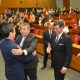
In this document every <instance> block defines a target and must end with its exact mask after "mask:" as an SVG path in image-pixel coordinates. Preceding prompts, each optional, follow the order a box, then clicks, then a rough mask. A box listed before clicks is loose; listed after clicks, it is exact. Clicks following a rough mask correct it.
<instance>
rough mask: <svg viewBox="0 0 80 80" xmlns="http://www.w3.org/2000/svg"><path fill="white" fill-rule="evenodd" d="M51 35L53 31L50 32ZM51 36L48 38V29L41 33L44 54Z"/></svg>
mask: <svg viewBox="0 0 80 80" xmlns="http://www.w3.org/2000/svg"><path fill="white" fill-rule="evenodd" d="M52 34H53V35H54V31H52ZM52 34H51V37H50V34H49V29H46V30H44V31H43V44H44V51H45V53H46V48H47V47H48V43H50V42H51V39H52Z"/></svg>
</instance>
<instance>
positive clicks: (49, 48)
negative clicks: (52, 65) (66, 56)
mask: <svg viewBox="0 0 80 80" xmlns="http://www.w3.org/2000/svg"><path fill="white" fill-rule="evenodd" d="M51 50H52V48H51V44H50V43H48V47H47V53H50V52H51Z"/></svg>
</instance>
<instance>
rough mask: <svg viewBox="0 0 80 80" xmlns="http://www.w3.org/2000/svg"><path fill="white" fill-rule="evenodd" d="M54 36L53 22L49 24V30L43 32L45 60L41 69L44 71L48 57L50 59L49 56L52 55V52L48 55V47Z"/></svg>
mask: <svg viewBox="0 0 80 80" xmlns="http://www.w3.org/2000/svg"><path fill="white" fill-rule="evenodd" d="M52 34H55V33H54V31H53V22H51V23H48V29H46V30H44V31H43V44H44V60H43V66H42V68H41V69H42V70H43V69H45V68H46V66H47V61H48V57H49V54H50V53H51V52H50V53H47V47H48V45H49V43H50V41H51V38H52ZM51 57H52V54H51ZM51 67H52V62H51Z"/></svg>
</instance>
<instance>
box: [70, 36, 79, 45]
mask: <svg viewBox="0 0 80 80" xmlns="http://www.w3.org/2000/svg"><path fill="white" fill-rule="evenodd" d="M71 40H72V42H73V43H75V44H79V41H80V37H79V35H72V36H71Z"/></svg>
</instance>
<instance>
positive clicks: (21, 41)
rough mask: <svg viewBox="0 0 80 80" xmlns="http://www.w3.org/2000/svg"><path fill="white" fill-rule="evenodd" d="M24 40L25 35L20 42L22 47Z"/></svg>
mask: <svg viewBox="0 0 80 80" xmlns="http://www.w3.org/2000/svg"><path fill="white" fill-rule="evenodd" d="M24 40H25V37H23V38H22V40H21V43H20V47H22V46H23V43H24Z"/></svg>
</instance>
